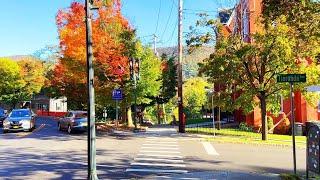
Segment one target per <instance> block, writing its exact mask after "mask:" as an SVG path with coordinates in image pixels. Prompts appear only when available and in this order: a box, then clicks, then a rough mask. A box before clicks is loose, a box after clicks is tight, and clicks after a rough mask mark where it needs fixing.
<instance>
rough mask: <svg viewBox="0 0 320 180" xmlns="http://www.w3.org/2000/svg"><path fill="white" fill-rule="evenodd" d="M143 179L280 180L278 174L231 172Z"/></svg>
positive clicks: (209, 172)
mask: <svg viewBox="0 0 320 180" xmlns="http://www.w3.org/2000/svg"><path fill="white" fill-rule="evenodd" d="M145 179H159V180H160V179H203V180H207V179H211V180H280V177H279V175H278V174H262V173H259V174H258V173H246V172H231V171H205V172H194V173H186V174H175V175H168V176H154V177H147V178H145Z"/></svg>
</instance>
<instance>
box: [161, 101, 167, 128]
mask: <svg viewBox="0 0 320 180" xmlns="http://www.w3.org/2000/svg"><path fill="white" fill-rule="evenodd" d="M162 112H163V118H164V123H167V115H166V108H165V104H164V103H163V104H162Z"/></svg>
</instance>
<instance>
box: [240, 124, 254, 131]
mask: <svg viewBox="0 0 320 180" xmlns="http://www.w3.org/2000/svg"><path fill="white" fill-rule="evenodd" d="M239 130H241V131H247V132H253V128H252V127H250V126H248V125H247V124H246V123H244V122H241V123H240V124H239Z"/></svg>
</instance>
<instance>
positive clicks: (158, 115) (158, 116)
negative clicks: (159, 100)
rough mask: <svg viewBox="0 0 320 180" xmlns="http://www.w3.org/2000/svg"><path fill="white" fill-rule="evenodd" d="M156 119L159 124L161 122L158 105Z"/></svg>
mask: <svg viewBox="0 0 320 180" xmlns="http://www.w3.org/2000/svg"><path fill="white" fill-rule="evenodd" d="M157 118H158V124H161V121H160V107H159V104H157Z"/></svg>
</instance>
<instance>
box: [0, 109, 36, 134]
mask: <svg viewBox="0 0 320 180" xmlns="http://www.w3.org/2000/svg"><path fill="white" fill-rule="evenodd" d="M35 116H36V115H35V114H34V113H33V112H32V111H31V110H30V109H13V110H12V111H11V112H10V114H9V116H8V117H7V118H6V119H5V120H4V121H3V133H7V132H9V131H32V130H33V129H35V127H36V121H35Z"/></svg>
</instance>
